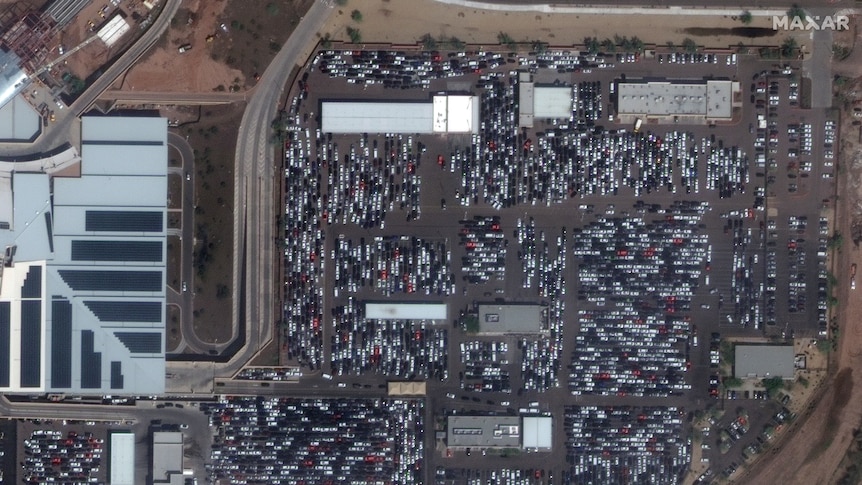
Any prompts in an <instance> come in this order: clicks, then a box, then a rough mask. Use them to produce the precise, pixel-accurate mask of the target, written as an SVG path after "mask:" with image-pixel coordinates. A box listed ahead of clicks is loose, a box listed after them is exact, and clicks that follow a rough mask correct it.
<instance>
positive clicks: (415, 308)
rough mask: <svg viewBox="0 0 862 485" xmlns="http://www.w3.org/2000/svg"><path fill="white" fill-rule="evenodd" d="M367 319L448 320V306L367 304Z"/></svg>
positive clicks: (438, 304) (429, 304) (437, 304)
mask: <svg viewBox="0 0 862 485" xmlns="http://www.w3.org/2000/svg"><path fill="white" fill-rule="evenodd" d="M365 318H369V319H374V320H446V304H445V303H366V304H365Z"/></svg>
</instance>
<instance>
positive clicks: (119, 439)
mask: <svg viewBox="0 0 862 485" xmlns="http://www.w3.org/2000/svg"><path fill="white" fill-rule="evenodd" d="M108 448H109V451H110V453H111V461H110V463H109V465H108V467H109V470H108V472H109V474H110V477H111V480H110V483H111V485H135V434H134V433H132V432H131V431H111V434H110V439H109V441H108Z"/></svg>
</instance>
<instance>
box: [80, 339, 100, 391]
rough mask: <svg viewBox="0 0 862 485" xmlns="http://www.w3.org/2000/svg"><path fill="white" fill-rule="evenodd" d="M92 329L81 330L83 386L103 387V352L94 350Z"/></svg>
mask: <svg viewBox="0 0 862 485" xmlns="http://www.w3.org/2000/svg"><path fill="white" fill-rule="evenodd" d="M94 337H95V336H94V334H93V331H92V330H82V331H81V388H82V389H96V388H99V387H102V353H101V352H95V351H94V340H95V338H94Z"/></svg>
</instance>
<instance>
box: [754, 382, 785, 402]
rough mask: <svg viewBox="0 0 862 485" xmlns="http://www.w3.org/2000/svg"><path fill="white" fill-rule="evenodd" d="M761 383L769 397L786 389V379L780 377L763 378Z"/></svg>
mask: <svg viewBox="0 0 862 485" xmlns="http://www.w3.org/2000/svg"><path fill="white" fill-rule="evenodd" d="M760 384H761V385H762V386H763V388H764V389H766V393H767V394H768V395H769V397H771V398H772V397H775V396H776V395H778V391H780V390H782V389H784V379H782V378H780V377H770V378H767V379H763V380H762V381H761V382H760Z"/></svg>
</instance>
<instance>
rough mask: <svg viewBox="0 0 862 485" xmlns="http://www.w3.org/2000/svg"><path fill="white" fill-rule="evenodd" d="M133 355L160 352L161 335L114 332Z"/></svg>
mask: <svg viewBox="0 0 862 485" xmlns="http://www.w3.org/2000/svg"><path fill="white" fill-rule="evenodd" d="M114 335H116V336H117V338H118V339H120V342H123V345H125V346H126V348H127V349H129V352H131V353H133V354H158V353H160V352H161V351H162V334H160V333H153V332H114Z"/></svg>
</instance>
